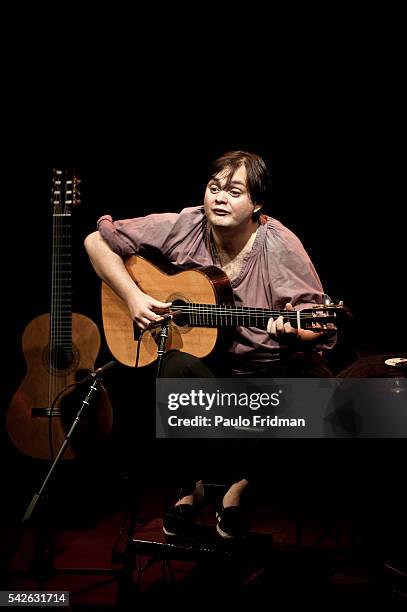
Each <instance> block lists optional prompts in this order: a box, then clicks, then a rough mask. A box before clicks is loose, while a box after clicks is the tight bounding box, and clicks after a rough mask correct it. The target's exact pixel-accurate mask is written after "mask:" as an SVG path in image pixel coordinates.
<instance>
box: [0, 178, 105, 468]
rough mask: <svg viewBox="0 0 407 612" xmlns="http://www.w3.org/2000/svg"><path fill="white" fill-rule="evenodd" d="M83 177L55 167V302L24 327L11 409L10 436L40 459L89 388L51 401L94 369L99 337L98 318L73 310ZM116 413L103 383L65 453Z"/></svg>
mask: <svg viewBox="0 0 407 612" xmlns="http://www.w3.org/2000/svg"><path fill="white" fill-rule="evenodd" d="M79 182H80V181H79V179H78V178H77V177H76V176H74V175H72V176H70V175H69V174H68V173H67V172H65V171H61V170H54V171H53V178H52V197H51V200H52V206H53V236H52V287H51V308H50V313H49V314H43V315H40V316H39V317H36V318H35V319H33V320H32V321H31V322H30V323H29V324H28V326H27V327H26V329H25V331H24V333H23V337H22V349H23V353H24V357H25V360H26V365H27V372H26V375H25V378H24V380H23V381H22V383H21V385H20V387H19V389H18V390H17V391H16V393H15V394H14V396H13V398H12V400H11V403H10V406H9V408H8V412H7V430H8V434H9V436H10V439H11V441H12V442H13V444H14V445H15V446H16V448H17V449H19V450H20V451H22V452H23V453H25V454H26V455H29V456H31V457H35V458H37V459H48V458H52V457H53V455H54V454H56V453H57V452H58V450H59V449H60V447H61V445H62V443H63V441H64V439H65V436H66V433H67V431H68V430H69V427H70V425H71V424H72V421H73V419H74V418H75V416H76V414H77V411H78V410H79V408H80V406H81V403H80V402H81V400H82V399H83V397H84V394H86V392H87V390H88V389H87V387H86V385H83V386H81V385H79V386H78V387H76V390H74V391H73V392H67V393H62V394H61V397H60V399H59V400H58V401H57V402H56V404H55V406H53V403H54V401H55V398H56V397H57V396H58V394H59V393H60V392H61V391H62V390H63V389H64V388H65V387H66V386H67V385H72V384H73V383H75V382H77V381H79V380H80V379H81V378H84V376H86V375H87V374H89V372H90V371H92V370H93V369H94V364H95V359H96V357H97V355H98V353H99V349H100V343H101V340H100V333H99V330H98V328H97V326H96V324H95V323H94V322H93V321H91V320H90V319H89V318H88V317H85V316H84V315H81V314H76V313H72V310H71V302H72V298H71V210H72V209H73V208H74V207H75V206H76V205H77V204H78V203H79V199H78V195H79V189H78V185H79ZM84 387H86V388H84ZM74 389H75V387H74ZM51 407H52V412H51ZM112 419H113V417H112V406H111V403H110V400H109V397H108V394H107V392H106V390H105V389H104V388H103V387H102V388H100V390H99V392H98V394H97V398H96V401H95V404H94V405H91V406H89V407H88V408H87V413H86V416H84V419H83V420H82V422H81V424H80V426H79V427H78V428H77V432H78V433H77V434H76V432H75V435H74V436H73V437H72V439H71V443H70V445H69V446H68V448H67V450H66V452H65V454H64V459H73V458H74V457H76V456H77V455H78V453H79V452H81V451H84V452H85V451H86V450H90V449H91V448H94V444H95V443H97V442H98V441H99V440H101V439H103V438H105V437H107V435H108V434H109V433H110V430H111V427H112Z"/></svg>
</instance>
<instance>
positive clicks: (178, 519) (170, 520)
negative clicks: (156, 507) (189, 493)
mask: <svg viewBox="0 0 407 612" xmlns="http://www.w3.org/2000/svg"><path fill="white" fill-rule="evenodd" d="M195 516H196V509H195V507H194V506H191V504H179V505H178V506H173V507H172V508H170V509H169V510H168V512H166V513H165V514H164V516H163V531H164V533H165V535H167V536H173V537H175V536H181V535H184V534H185V533H187V532H188V531H189V530H190V529H191V527H192V525H193V524H194V520H195Z"/></svg>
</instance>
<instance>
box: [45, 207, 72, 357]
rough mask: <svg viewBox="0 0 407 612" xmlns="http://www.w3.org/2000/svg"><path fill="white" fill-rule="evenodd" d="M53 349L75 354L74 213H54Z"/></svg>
mask: <svg viewBox="0 0 407 612" xmlns="http://www.w3.org/2000/svg"><path fill="white" fill-rule="evenodd" d="M52 248H53V250H52V289H51V323H50V324H51V329H50V348H51V352H55V350H57V351H58V352H61V351H62V352H63V354H64V357H65V358H66V359H67V360H68V361H69V359H70V357H71V354H72V291H71V289H72V287H71V267H72V261H71V215H70V214H69V213H62V214H59V213H57V214H54V215H53V247H52Z"/></svg>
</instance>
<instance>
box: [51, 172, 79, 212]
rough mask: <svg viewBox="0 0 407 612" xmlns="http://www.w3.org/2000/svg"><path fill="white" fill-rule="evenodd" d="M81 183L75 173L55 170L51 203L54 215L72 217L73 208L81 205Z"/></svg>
mask: <svg viewBox="0 0 407 612" xmlns="http://www.w3.org/2000/svg"><path fill="white" fill-rule="evenodd" d="M80 182H81V181H80V179H79V178H78V177H77V175H76V174H75V173H74V172H68V170H58V169H57V168H54V169H53V171H52V188H51V203H52V207H53V210H54V215H70V214H71V210H72V208H74V207H75V206H78V205H79V204H80V202H81V201H80V198H79V196H80V195H81V194H80V191H79V185H80Z"/></svg>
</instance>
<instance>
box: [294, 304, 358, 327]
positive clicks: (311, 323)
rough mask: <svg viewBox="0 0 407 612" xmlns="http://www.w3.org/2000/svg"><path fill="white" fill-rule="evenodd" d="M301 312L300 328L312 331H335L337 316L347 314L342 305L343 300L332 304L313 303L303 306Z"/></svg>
mask: <svg viewBox="0 0 407 612" xmlns="http://www.w3.org/2000/svg"><path fill="white" fill-rule="evenodd" d="M300 312H301V328H302V329H307V330H310V331H314V332H321V331H323V332H331V333H334V332H336V331H337V321H338V317H339V316H340V315H342V314H347V313H348V312H349V311H348V309H347V308H345V307H344V305H343V302H339V303H338V304H334V303H332V302H329V304H327V303H325V304H315V305H313V306H309V307H308V308H304V309H303V310H301V311H300Z"/></svg>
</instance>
